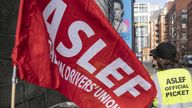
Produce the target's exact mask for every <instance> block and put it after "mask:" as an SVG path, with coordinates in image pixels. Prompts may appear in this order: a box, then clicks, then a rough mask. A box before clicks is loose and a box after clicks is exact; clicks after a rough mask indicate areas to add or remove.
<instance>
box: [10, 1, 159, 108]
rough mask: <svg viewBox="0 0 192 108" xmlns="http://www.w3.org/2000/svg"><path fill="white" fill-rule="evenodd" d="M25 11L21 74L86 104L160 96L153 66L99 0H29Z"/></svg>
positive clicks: (126, 103) (142, 104)
mask: <svg viewBox="0 0 192 108" xmlns="http://www.w3.org/2000/svg"><path fill="white" fill-rule="evenodd" d="M21 12H22V15H21V14H20V17H21V18H20V21H21V23H20V28H19V30H18V31H19V32H17V33H16V39H15V46H14V49H13V53H12V60H13V62H14V63H15V64H16V65H17V67H18V76H19V77H20V79H22V80H25V81H27V82H29V83H32V84H36V85H39V86H42V87H46V88H51V89H54V90H57V91H59V92H60V93H61V94H63V95H64V96H66V97H68V98H69V99H70V100H71V101H73V102H75V103H76V104H77V105H78V106H79V107H81V108H95V107H96V106H97V107H98V108H104V107H110V108H127V107H130V108H146V107H147V106H148V105H149V104H150V102H152V100H153V99H154V97H155V96H156V89H155V86H154V83H153V82H152V80H151V79H150V77H149V75H148V73H147V71H146V70H145V68H144V67H143V66H142V64H141V63H140V62H139V60H138V59H137V58H136V56H135V55H134V53H133V52H132V51H131V49H130V48H129V47H128V45H127V44H126V43H125V42H124V41H123V40H122V39H121V37H120V36H119V35H118V33H117V32H116V31H115V30H114V29H113V27H112V26H111V24H110V23H109V22H108V20H107V19H106V18H105V16H104V15H103V13H102V12H101V11H100V9H99V7H98V6H97V5H96V4H95V2H94V0H24V3H23V9H22V10H21ZM17 29H18V28H17Z"/></svg>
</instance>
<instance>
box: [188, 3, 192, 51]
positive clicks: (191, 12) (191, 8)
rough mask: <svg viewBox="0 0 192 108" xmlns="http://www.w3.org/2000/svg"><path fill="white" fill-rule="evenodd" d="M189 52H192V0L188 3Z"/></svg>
mask: <svg viewBox="0 0 192 108" xmlns="http://www.w3.org/2000/svg"><path fill="white" fill-rule="evenodd" d="M187 17H188V18H187V52H188V53H189V54H192V1H191V2H190V3H189V4H188V5H187Z"/></svg>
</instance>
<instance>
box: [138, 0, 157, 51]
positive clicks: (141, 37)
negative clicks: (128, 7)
mask: <svg viewBox="0 0 192 108" xmlns="http://www.w3.org/2000/svg"><path fill="white" fill-rule="evenodd" d="M159 9H160V7H159V5H152V4H149V3H134V23H135V32H136V37H135V47H136V53H142V49H143V48H145V47H149V46H150V17H151V13H152V12H153V11H156V10H159Z"/></svg>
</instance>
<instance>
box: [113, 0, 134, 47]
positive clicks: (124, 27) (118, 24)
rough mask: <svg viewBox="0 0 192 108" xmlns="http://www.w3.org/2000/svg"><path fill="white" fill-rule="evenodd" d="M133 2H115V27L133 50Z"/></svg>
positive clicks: (125, 0)
mask: <svg viewBox="0 0 192 108" xmlns="http://www.w3.org/2000/svg"><path fill="white" fill-rule="evenodd" d="M132 5H133V2H132V0H113V22H112V24H113V27H114V28H115V30H116V31H117V32H118V33H119V34H120V36H121V37H122V38H123V40H124V41H125V42H126V43H127V44H128V46H129V47H130V48H131V49H132V15H133V14H132V10H133V9H132V8H133V6H132Z"/></svg>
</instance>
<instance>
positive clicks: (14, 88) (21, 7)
mask: <svg viewBox="0 0 192 108" xmlns="http://www.w3.org/2000/svg"><path fill="white" fill-rule="evenodd" d="M23 4H24V0H20V4H19V11H18V17H17V28H16V35H15V36H19V35H20V28H21V19H22V11H23ZM15 42H16V41H15ZM16 70H17V66H16V64H15V63H13V75H12V90H11V108H15V91H16V84H17V78H16V74H17V73H16Z"/></svg>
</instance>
